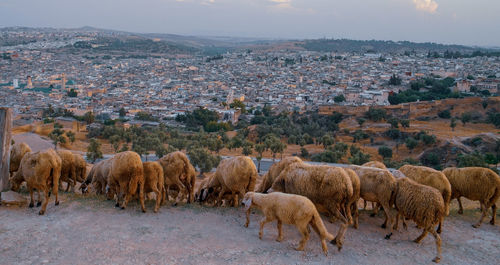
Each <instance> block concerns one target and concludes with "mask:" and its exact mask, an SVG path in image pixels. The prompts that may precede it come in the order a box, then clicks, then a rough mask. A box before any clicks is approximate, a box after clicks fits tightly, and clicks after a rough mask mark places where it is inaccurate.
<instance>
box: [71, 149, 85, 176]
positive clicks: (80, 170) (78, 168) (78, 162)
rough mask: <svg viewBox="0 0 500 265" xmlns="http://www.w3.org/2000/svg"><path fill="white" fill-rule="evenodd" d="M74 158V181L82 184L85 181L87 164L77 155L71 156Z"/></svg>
mask: <svg viewBox="0 0 500 265" xmlns="http://www.w3.org/2000/svg"><path fill="white" fill-rule="evenodd" d="M73 157H74V158H75V173H76V181H78V182H80V183H83V182H84V181H85V173H86V172H87V162H85V159H83V157H82V156H81V155H79V154H73Z"/></svg>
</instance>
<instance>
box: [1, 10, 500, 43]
mask: <svg viewBox="0 0 500 265" xmlns="http://www.w3.org/2000/svg"><path fill="white" fill-rule="evenodd" d="M5 26H31V27H67V28H70V27H81V26H93V27H99V28H107V29H118V30H126V31H133V32H158V33H175V34H183V35H219V36H239V37H266V38H269V37H271V38H293V39H302V38H323V37H326V38H350V39H381V40H410V41H417V42H427V41H432V42H439V43H456V44H467V45H482V46H500V0H0V27H5Z"/></svg>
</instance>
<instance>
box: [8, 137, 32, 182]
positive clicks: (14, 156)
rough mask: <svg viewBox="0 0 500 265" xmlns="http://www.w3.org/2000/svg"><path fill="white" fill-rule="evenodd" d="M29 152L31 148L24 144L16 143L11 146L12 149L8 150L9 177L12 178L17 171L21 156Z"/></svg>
mask: <svg viewBox="0 0 500 265" xmlns="http://www.w3.org/2000/svg"><path fill="white" fill-rule="evenodd" d="M30 152H31V148H30V147H29V145H28V144H26V143H16V144H14V145H13V146H12V149H11V150H10V164H9V165H10V166H9V173H10V175H11V176H13V174H14V173H15V172H16V171H17V170H18V169H19V165H20V164H21V159H23V156H24V155H25V154H27V153H30Z"/></svg>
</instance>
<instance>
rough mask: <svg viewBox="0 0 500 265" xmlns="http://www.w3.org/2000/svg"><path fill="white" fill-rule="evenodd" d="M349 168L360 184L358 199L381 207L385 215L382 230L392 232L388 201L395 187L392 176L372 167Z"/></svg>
mask: <svg viewBox="0 0 500 265" xmlns="http://www.w3.org/2000/svg"><path fill="white" fill-rule="evenodd" d="M349 168H351V169H352V170H354V172H356V174H357V175H358V177H359V181H360V183H361V188H360V197H361V198H363V199H364V200H365V201H372V202H377V203H378V204H380V205H381V206H382V208H383V209H384V213H385V221H384V223H383V224H382V228H389V230H390V231H392V226H391V225H390V223H391V221H392V219H393V218H392V215H393V214H392V212H391V208H390V206H391V203H390V201H391V196H392V194H393V193H394V190H395V187H396V179H395V178H394V176H393V175H392V174H391V173H390V172H389V171H388V170H384V169H379V168H374V167H362V166H355V165H350V166H349Z"/></svg>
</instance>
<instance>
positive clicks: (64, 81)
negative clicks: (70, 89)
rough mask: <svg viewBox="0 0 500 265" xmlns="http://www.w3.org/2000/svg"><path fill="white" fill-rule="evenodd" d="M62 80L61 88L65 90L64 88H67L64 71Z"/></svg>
mask: <svg viewBox="0 0 500 265" xmlns="http://www.w3.org/2000/svg"><path fill="white" fill-rule="evenodd" d="M61 81H62V84H61V90H62V91H64V90H66V74H65V73H62V78H61Z"/></svg>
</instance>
